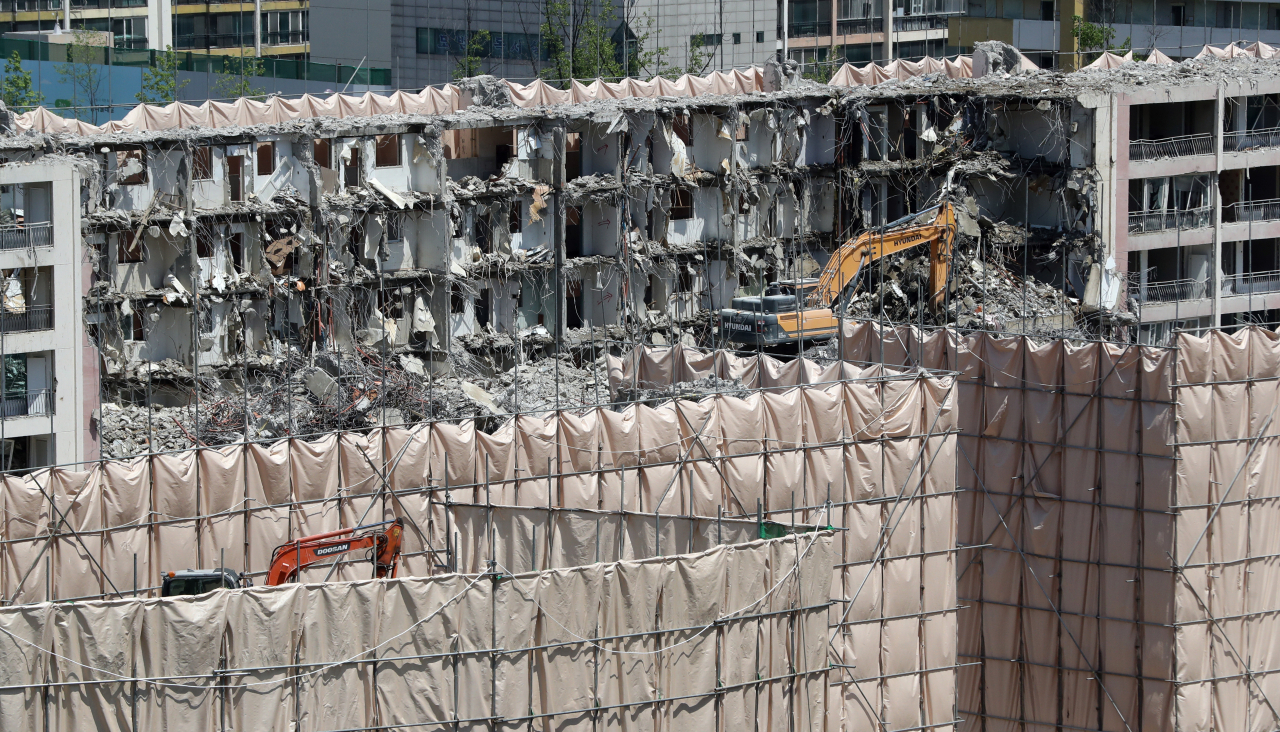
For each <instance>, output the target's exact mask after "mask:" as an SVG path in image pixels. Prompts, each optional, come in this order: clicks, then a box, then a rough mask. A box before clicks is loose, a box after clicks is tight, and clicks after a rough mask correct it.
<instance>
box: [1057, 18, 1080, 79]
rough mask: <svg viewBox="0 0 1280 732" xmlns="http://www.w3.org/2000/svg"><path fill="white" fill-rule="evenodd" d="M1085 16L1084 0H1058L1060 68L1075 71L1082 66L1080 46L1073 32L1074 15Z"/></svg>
mask: <svg viewBox="0 0 1280 732" xmlns="http://www.w3.org/2000/svg"><path fill="white" fill-rule="evenodd" d="M1076 15H1079V16H1080V17H1082V18H1083V17H1084V0H1058V51H1059V53H1058V59H1057V61H1058V68H1060V69H1061V70H1063V71H1075V70H1076V69H1078V68H1080V66H1082V64H1081V63H1080V56H1079V53H1080V46H1079V44H1077V43H1076V37H1075V35H1074V34H1073V33H1072V32H1071V28H1072V25H1073V24H1072V22H1071V18H1072V16H1076Z"/></svg>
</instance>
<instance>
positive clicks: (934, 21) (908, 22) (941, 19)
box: [893, 15, 947, 32]
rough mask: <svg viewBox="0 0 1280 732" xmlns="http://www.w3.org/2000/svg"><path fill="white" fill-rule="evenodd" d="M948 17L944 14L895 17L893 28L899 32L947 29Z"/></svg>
mask: <svg viewBox="0 0 1280 732" xmlns="http://www.w3.org/2000/svg"><path fill="white" fill-rule="evenodd" d="M946 28H947V18H946V16H942V15H913V16H911V17H909V18H894V19H893V29H894V30H896V31H898V32H905V31H922V30H938V29H942V30H946Z"/></svg>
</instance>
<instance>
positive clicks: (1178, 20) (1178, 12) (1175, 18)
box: [1169, 5, 1187, 25]
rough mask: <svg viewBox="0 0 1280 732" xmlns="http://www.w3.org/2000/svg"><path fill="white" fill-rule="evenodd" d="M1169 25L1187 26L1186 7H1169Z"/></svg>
mask: <svg viewBox="0 0 1280 732" xmlns="http://www.w3.org/2000/svg"><path fill="white" fill-rule="evenodd" d="M1169 15H1170V23H1171V24H1172V25H1186V24H1187V6H1186V5H1172V6H1170V7H1169Z"/></svg>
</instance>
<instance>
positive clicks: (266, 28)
mask: <svg viewBox="0 0 1280 732" xmlns="http://www.w3.org/2000/svg"><path fill="white" fill-rule="evenodd" d="M259 17H260V25H261V28H262V43H263V44H264V45H268V46H284V45H297V44H300V43H306V42H307V41H308V40H309V33H308V30H309V29H308V27H307V26H308V20H309V19H308V17H307V11H305V10H286V11H283V12H271V13H263V14H262V15H261V16H259Z"/></svg>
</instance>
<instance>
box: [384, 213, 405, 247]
mask: <svg viewBox="0 0 1280 732" xmlns="http://www.w3.org/2000/svg"><path fill="white" fill-rule="evenodd" d="M387 241H404V219H402V218H400V214H398V213H389V214H387Z"/></svg>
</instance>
